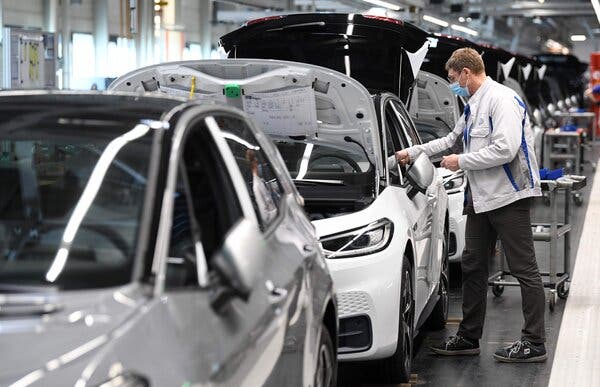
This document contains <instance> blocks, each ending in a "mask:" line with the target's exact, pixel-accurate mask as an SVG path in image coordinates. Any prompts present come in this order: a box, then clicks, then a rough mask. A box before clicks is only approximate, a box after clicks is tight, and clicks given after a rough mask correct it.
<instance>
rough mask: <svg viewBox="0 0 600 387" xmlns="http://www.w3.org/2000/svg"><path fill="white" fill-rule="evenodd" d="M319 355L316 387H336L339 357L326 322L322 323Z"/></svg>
mask: <svg viewBox="0 0 600 387" xmlns="http://www.w3.org/2000/svg"><path fill="white" fill-rule="evenodd" d="M318 356H319V359H318V361H317V371H316V373H315V383H314V385H315V387H335V385H336V384H337V380H336V379H337V358H336V355H335V348H334V347H333V340H332V339H331V333H330V332H329V330H328V329H327V327H326V326H325V324H322V325H321V340H320V342H319V352H318Z"/></svg>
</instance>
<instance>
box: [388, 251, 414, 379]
mask: <svg viewBox="0 0 600 387" xmlns="http://www.w3.org/2000/svg"><path fill="white" fill-rule="evenodd" d="M412 282H413V278H412V270H411V268H410V264H409V263H408V259H407V258H406V257H404V260H403V261H402V283H401V284H400V318H399V327H398V344H397V346H396V352H395V353H394V354H393V355H392V357H390V358H387V359H385V360H383V364H382V368H383V369H382V374H383V377H384V378H385V382H386V383H407V382H408V379H409V378H410V368H411V363H412V350H413V324H414V318H415V300H414V296H413V284H412Z"/></svg>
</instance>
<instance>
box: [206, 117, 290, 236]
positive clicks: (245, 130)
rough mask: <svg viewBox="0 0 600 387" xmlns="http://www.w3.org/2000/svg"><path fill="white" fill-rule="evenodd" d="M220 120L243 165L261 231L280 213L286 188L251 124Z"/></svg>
mask: <svg viewBox="0 0 600 387" xmlns="http://www.w3.org/2000/svg"><path fill="white" fill-rule="evenodd" d="M217 123H218V125H219V127H220V129H221V132H222V133H223V136H224V137H225V140H226V141H227V145H229V148H230V149H231V152H232V153H233V156H234V157H235V161H236V162H237V164H238V167H239V168H240V172H241V173H242V177H243V178H244V180H245V182H246V185H247V188H248V193H249V194H250V198H251V199H252V205H253V206H254V211H255V212H256V216H257V218H258V222H259V225H260V228H261V230H266V229H267V228H268V227H269V225H271V224H272V223H274V221H275V220H276V219H277V217H278V215H279V206H280V204H281V200H282V196H283V192H284V191H283V189H282V186H281V182H280V181H279V179H278V178H277V176H276V175H275V172H274V170H273V167H272V166H271V161H270V160H269V159H268V158H267V156H266V154H265V153H264V150H263V149H262V148H261V146H260V144H259V142H258V141H257V140H256V137H255V136H254V134H253V133H252V131H251V129H250V127H249V126H248V125H247V124H246V122H244V121H243V120H241V119H239V118H236V117H220V118H219V119H217Z"/></svg>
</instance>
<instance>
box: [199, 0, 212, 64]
mask: <svg viewBox="0 0 600 387" xmlns="http://www.w3.org/2000/svg"><path fill="white" fill-rule="evenodd" d="M213 7H214V4H213V2H212V0H200V44H201V45H202V59H210V52H211V45H212V24H211V23H212V14H213Z"/></svg>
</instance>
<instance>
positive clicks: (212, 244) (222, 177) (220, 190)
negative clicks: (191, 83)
mask: <svg viewBox="0 0 600 387" xmlns="http://www.w3.org/2000/svg"><path fill="white" fill-rule="evenodd" d="M208 133H209V131H208V130H206V128H204V124H203V123H202V124H199V125H198V126H197V127H195V128H192V129H190V133H189V134H188V136H187V138H186V141H185V145H184V151H183V157H182V160H181V162H180V166H179V171H178V175H177V186H176V189H175V192H174V203H173V221H172V225H171V233H170V243H169V258H168V265H167V280H166V286H167V288H169V289H173V288H180V287H189V286H196V285H197V284H198V276H197V264H198V260H203V261H205V262H206V263H207V266H208V270H209V271H210V269H211V258H212V257H213V255H214V254H215V253H216V252H217V251H218V250H219V249H220V248H221V246H222V245H223V242H224V241H225V238H226V236H227V234H228V232H229V231H230V230H231V229H232V228H233V226H234V224H235V223H236V222H237V221H238V220H239V219H240V218H241V217H242V210H241V205H240V203H239V200H238V197H237V195H236V193H235V190H234V188H233V183H232V182H231V180H230V178H229V174H228V173H227V170H226V168H225V165H224V163H223V161H222V159H221V156H220V153H219V152H218V150H217V148H216V146H215V145H214V142H213V141H212V139H211V138H210V136H209V135H208ZM196 242H201V247H202V248H201V249H196Z"/></svg>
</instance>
